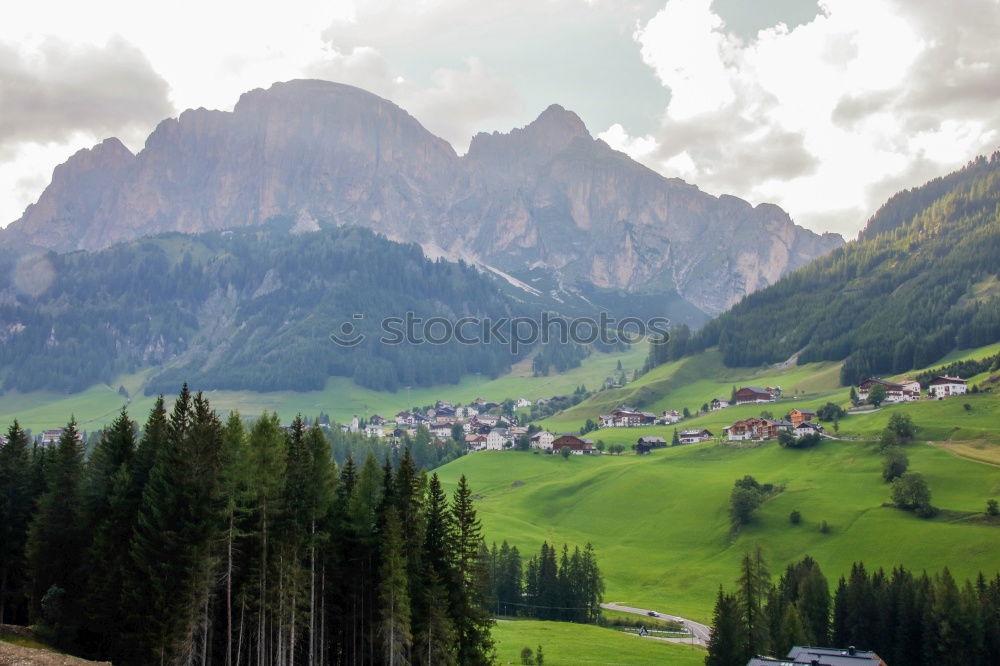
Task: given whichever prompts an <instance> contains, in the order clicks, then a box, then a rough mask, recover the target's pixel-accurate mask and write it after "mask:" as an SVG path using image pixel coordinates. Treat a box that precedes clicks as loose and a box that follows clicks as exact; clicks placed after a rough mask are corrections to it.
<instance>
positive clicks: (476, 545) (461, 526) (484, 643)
mask: <svg viewBox="0 0 1000 666" xmlns="http://www.w3.org/2000/svg"><path fill="white" fill-rule="evenodd" d="M451 512H452V519H453V521H454V525H455V548H454V568H455V572H456V581H455V584H453V586H452V591H451V594H452V598H453V603H452V611H453V613H454V615H453V616H452V622H453V623H454V625H455V631H456V639H457V651H458V662H459V663H461V664H469V665H476V664H488V663H489V662H490V652H491V650H492V647H493V641H492V640H491V638H490V627H491V626H492V624H493V622H492V620H491V619H490V617H489V614H487V613H486V611H484V610H483V599H484V597H485V585H486V581H485V572H484V563H483V561H482V556H481V554H480V549H481V548H482V547H483V537H482V526H481V524H480V522H479V518H478V517H477V516H476V510H475V508H474V507H473V503H472V490H471V489H470V488H469V484H468V481H467V480H466V478H465V475H464V474H463V475H462V477H461V479H459V482H458V487H457V488H456V489H455V494H454V496H453V499H452V505H451Z"/></svg>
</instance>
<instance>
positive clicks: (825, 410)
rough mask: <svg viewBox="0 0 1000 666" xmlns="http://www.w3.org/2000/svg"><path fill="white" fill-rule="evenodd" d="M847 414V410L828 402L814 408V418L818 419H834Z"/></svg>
mask: <svg viewBox="0 0 1000 666" xmlns="http://www.w3.org/2000/svg"><path fill="white" fill-rule="evenodd" d="M845 416H847V412H846V411H844V408H843V407H841V406H840V405H836V404H834V403H832V402H828V403H826V404H825V405H823V406H822V407H820V408H819V409H817V410H816V418H818V419H819V420H820V421H836V420H838V419H842V418H844V417H845Z"/></svg>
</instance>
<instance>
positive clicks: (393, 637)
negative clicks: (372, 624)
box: [379, 506, 412, 666]
mask: <svg viewBox="0 0 1000 666" xmlns="http://www.w3.org/2000/svg"><path fill="white" fill-rule="evenodd" d="M402 532H403V530H402V527H401V525H400V522H399V514H398V512H397V511H396V507H394V506H389V507H388V509H387V511H386V515H385V527H384V529H383V531H382V535H381V544H380V546H381V547H380V550H381V555H382V568H381V576H380V578H381V581H380V584H379V604H380V607H379V633H380V636H381V643H382V660H383V662H384V663H385V664H387V666H402V665H403V664H409V663H410V658H409V657H410V647H411V640H412V637H411V634H410V595H409V593H408V592H407V588H408V583H407V580H406V556H405V554H404V553H403V548H404V545H405V544H404V541H403V534H402Z"/></svg>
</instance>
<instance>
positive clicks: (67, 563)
mask: <svg viewBox="0 0 1000 666" xmlns="http://www.w3.org/2000/svg"><path fill="white" fill-rule="evenodd" d="M45 472H46V473H45V485H46V490H45V492H44V493H43V494H42V496H41V497H40V498H39V499H38V505H37V508H36V510H35V513H34V516H33V518H32V520H31V527H30V528H29V530H28V542H27V546H26V548H27V557H28V568H29V572H30V578H31V605H32V609H33V616H34V617H35V618H36V619H40V620H41V621H42V622H43V623H44V624H45V625H46V626H47V628H48V629H49V630H50V631H52V632H54V634H55V636H54V638H55V639H56V640H57V641H58V642H60V643H62V644H68V643H70V642H71V641H72V640H73V637H74V634H75V627H73V626H72V624H73V622H74V620H75V618H76V617H77V615H76V613H75V611H74V608H76V607H77V606H78V605H79V604H80V601H81V600H80V598H79V594H80V582H81V577H80V576H79V575H78V567H79V560H78V558H79V554H80V552H81V550H82V549H83V547H84V544H85V543H86V534H85V526H84V524H83V521H82V515H81V497H82V484H83V443H82V442H81V441H80V438H79V434H78V431H77V428H76V420H75V419H71V420H70V422H69V424H67V426H66V427H65V428H64V429H63V432H62V434H61V435H60V437H59V443H58V444H57V445H56V449H55V451H54V452H53V453H52V458H51V460H50V461H49V464H48V467H47V468H46V470H45ZM57 590H58V591H60V592H59V594H58V595H54V596H53V597H51V598H52V599H59V604H58V606H56V605H55V604H53V605H52V606H50V607H49V608H48V609H47V612H46V613H44V614H43V613H42V605H43V604H42V601H43V599H44V598H45V597H46V595H47V594H49V593H50V592H55V591H57Z"/></svg>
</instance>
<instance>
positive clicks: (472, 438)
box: [465, 435, 486, 451]
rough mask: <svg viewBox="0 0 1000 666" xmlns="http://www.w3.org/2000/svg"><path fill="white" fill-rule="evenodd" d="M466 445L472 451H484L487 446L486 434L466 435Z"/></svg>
mask: <svg viewBox="0 0 1000 666" xmlns="http://www.w3.org/2000/svg"><path fill="white" fill-rule="evenodd" d="M465 446H466V447H468V449H469V450H470V451H482V450H483V449H485V448H486V435H466V436H465Z"/></svg>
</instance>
